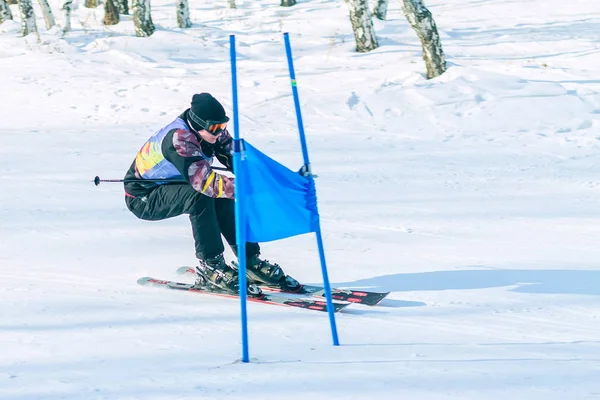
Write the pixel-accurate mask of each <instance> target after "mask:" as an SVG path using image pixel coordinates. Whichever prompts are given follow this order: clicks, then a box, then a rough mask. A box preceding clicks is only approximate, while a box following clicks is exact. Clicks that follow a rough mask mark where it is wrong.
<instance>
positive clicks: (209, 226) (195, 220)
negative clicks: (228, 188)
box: [125, 183, 260, 260]
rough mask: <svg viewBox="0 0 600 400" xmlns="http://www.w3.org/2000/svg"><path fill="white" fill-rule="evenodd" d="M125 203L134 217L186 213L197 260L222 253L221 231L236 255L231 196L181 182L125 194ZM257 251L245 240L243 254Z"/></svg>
mask: <svg viewBox="0 0 600 400" xmlns="http://www.w3.org/2000/svg"><path fill="white" fill-rule="evenodd" d="M125 202H126V204H127V208H128V209H129V210H130V211H131V212H132V213H133V214H134V215H135V216H136V217H138V218H140V219H143V220H147V221H158V220H161V219H166V218H172V217H176V216H178V215H182V214H189V218H190V222H191V223H192V233H193V235H194V242H195V246H196V257H198V258H199V259H201V260H206V259H207V258H212V257H215V256H217V255H219V254H221V253H223V251H224V250H225V249H224V247H223V240H222V239H221V234H223V236H224V237H225V240H227V243H229V245H230V246H231V249H232V250H233V252H234V253H235V254H236V256H237V246H236V237H235V201H234V200H232V199H215V198H212V197H208V196H205V195H203V194H201V193H200V192H198V191H196V190H195V189H194V188H193V187H192V186H191V185H189V184H187V183H185V184H166V185H159V186H157V187H156V188H155V189H153V190H152V191H151V192H150V193H149V194H147V195H145V196H141V197H130V196H127V197H126V200H125ZM259 252H260V247H259V245H258V243H246V257H250V256H253V255H257V254H259Z"/></svg>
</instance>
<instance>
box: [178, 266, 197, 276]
mask: <svg viewBox="0 0 600 400" xmlns="http://www.w3.org/2000/svg"><path fill="white" fill-rule="evenodd" d="M175 272H176V273H177V275H187V274H194V275H195V274H196V269H195V268H193V267H185V266H184V267H179V268H177V271H175Z"/></svg>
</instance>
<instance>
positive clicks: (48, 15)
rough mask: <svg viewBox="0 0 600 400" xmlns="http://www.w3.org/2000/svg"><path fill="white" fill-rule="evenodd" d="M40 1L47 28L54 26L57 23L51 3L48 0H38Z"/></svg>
mask: <svg viewBox="0 0 600 400" xmlns="http://www.w3.org/2000/svg"><path fill="white" fill-rule="evenodd" d="M38 3H39V4H40V9H41V10H42V14H43V15H44V21H45V22H46V29H50V28H52V27H53V26H54V25H56V23H55V22H54V15H53V14H52V9H51V8H50V4H48V0H38Z"/></svg>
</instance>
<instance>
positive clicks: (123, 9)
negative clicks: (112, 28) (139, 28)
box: [117, 0, 129, 15]
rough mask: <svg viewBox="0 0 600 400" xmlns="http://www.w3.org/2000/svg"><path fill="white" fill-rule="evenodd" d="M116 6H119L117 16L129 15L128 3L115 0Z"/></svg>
mask: <svg viewBox="0 0 600 400" xmlns="http://www.w3.org/2000/svg"><path fill="white" fill-rule="evenodd" d="M117 4H118V5H119V14H121V15H129V1H127V0H117Z"/></svg>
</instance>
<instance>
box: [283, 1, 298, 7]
mask: <svg viewBox="0 0 600 400" xmlns="http://www.w3.org/2000/svg"><path fill="white" fill-rule="evenodd" d="M280 5H281V7H292V6H295V5H296V0H281V4H280Z"/></svg>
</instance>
